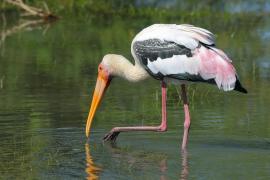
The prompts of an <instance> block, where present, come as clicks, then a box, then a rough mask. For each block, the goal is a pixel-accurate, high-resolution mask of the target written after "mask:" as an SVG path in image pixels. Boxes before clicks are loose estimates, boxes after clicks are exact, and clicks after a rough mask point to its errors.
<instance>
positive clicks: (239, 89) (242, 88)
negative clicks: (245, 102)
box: [234, 78, 248, 94]
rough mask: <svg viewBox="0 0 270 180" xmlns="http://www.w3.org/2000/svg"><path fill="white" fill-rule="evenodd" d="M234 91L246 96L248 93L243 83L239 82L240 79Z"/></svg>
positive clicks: (237, 80)
mask: <svg viewBox="0 0 270 180" xmlns="http://www.w3.org/2000/svg"><path fill="white" fill-rule="evenodd" d="M234 90H235V91H239V92H241V93H245V94H247V93H248V92H247V90H246V89H245V88H244V87H243V86H242V85H241V83H240V81H239V79H238V78H237V79H236V82H235V86H234Z"/></svg>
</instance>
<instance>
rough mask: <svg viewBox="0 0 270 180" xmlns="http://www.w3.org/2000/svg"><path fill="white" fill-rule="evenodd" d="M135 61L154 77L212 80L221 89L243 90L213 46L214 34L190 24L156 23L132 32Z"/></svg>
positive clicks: (234, 72)
mask: <svg viewBox="0 0 270 180" xmlns="http://www.w3.org/2000/svg"><path fill="white" fill-rule="evenodd" d="M131 51H132V55H133V56H134V59H135V61H137V63H140V64H141V65H142V66H143V67H144V68H145V69H146V71H147V72H148V73H149V74H150V75H151V76H153V77H154V78H156V79H159V80H163V79H164V78H172V79H176V80H180V81H192V82H208V83H215V84H217V86H218V87H219V88H220V89H223V90H225V91H229V90H237V91H240V92H244V93H246V92H247V91H246V90H245V89H244V88H243V87H242V86H241V84H240V82H239V80H238V77H237V75H236V71H235V68H234V67H233V65H232V63H231V60H230V59H229V58H228V57H227V55H226V54H225V53H224V52H223V51H221V50H220V49H217V48H216V47H215V41H214V35H213V34H212V33H211V32H210V31H208V30H205V29H202V28H199V27H195V26H192V25H174V24H156V25H152V26H149V27H147V28H145V29H144V30H142V31H141V32H140V33H138V34H137V35H136V37H135V38H134V40H133V42H132V45H131Z"/></svg>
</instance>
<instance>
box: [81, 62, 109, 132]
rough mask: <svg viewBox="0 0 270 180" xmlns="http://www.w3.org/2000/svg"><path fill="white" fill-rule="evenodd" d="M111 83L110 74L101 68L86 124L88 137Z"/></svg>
mask: <svg viewBox="0 0 270 180" xmlns="http://www.w3.org/2000/svg"><path fill="white" fill-rule="evenodd" d="M110 81H111V78H110V76H109V73H108V72H107V71H105V70H103V69H102V68H101V67H99V71H98V77H97V82H96V87H95V91H94V94H93V99H92V103H91V107H90V111H89V114H88V119H87V123H86V129H85V134H86V137H88V136H89V133H90V128H91V123H92V121H93V118H94V115H95V112H96V110H97V108H98V106H99V104H100V102H101V99H102V97H103V95H104V93H105V91H106V89H107V87H108V86H109V84H110Z"/></svg>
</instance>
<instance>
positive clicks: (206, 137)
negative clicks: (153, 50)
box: [0, 4, 270, 179]
mask: <svg viewBox="0 0 270 180" xmlns="http://www.w3.org/2000/svg"><path fill="white" fill-rule="evenodd" d="M230 6H231V5H230ZM246 6H247V4H244V7H246ZM266 7H268V6H266ZM248 9H252V11H249V10H247V12H242V13H241V12H240V13H239V7H238V6H237V7H236V9H234V10H232V14H230V13H229V14H228V13H227V14H226V13H225V15H223V14H222V13H217V15H216V16H206V17H203V16H202V15H200V16H198V15H196V13H195V15H185V16H184V17H181V16H180V17H179V15H176V16H172V17H171V16H170V15H169V16H168V17H166V16H159V15H157V16H156V15H155V11H154V15H148V16H147V17H146V18H143V19H142V18H134V17H129V16H127V17H121V16H113V17H106V16H104V17H98V16H96V15H93V14H91V13H85V12H84V13H82V14H81V15H78V16H67V17H66V18H65V17H64V18H62V19H61V20H59V21H58V22H55V23H54V24H51V25H46V24H45V25H44V24H37V25H35V26H34V27H33V26H31V27H28V28H24V29H21V30H16V31H14V32H13V31H12V33H11V34H10V35H8V36H6V38H5V41H4V42H1V49H0V50H1V56H0V99H1V100H0V123H1V126H0V140H1V141H0V145H1V146H0V154H1V155H0V162H1V165H0V177H1V178H2V179H15V178H16V179H48V178H50V179H85V178H88V179H97V178H100V179H269V178H270V131H269V130H270V121H269V116H270V113H269V106H270V97H269V93H270V83H269V80H270V71H269V67H270V65H269V64H270V63H269V62H270V61H269V58H270V52H269V48H270V43H269V42H270V41H269V39H270V38H269V37H270V36H269V32H270V21H269V19H270V18H269V14H268V13H269V11H268V8H265V12H264V14H259V13H257V12H258V11H259V10H257V6H256V8H248ZM240 10H241V8H240ZM224 11H225V12H227V11H226V8H225V10H224ZM254 11H256V12H255V14H254ZM229 12H230V11H229ZM71 13H72V12H71ZM74 13H75V12H74ZM146 14H147V13H146ZM202 14H203V12H202ZM4 16H6V17H5V18H6V19H7V22H8V23H6V24H5V26H4V25H3V23H2V27H3V29H2V32H7V30H8V29H12V28H14V27H15V26H17V25H18V24H19V23H21V22H20V21H18V17H17V15H16V14H15V15H14V14H12V13H11V14H10V13H7V14H2V17H4ZM155 22H166V23H192V24H196V25H198V26H202V27H205V28H207V29H209V30H211V31H213V32H215V33H216V34H217V45H218V47H220V48H221V49H224V50H225V52H227V53H228V54H229V56H230V57H231V58H232V59H233V60H234V65H235V67H236V69H237V71H238V74H239V76H240V79H241V81H242V83H243V84H244V86H245V87H246V88H247V89H248V91H249V94H247V95H243V94H239V93H237V92H230V93H225V92H221V91H219V90H218V89H217V88H216V87H214V86H210V85H205V84H193V85H190V86H189V88H188V92H189V100H190V111H191V112H190V113H191V118H192V119H191V121H192V127H191V131H190V143H189V147H188V150H187V152H181V151H180V144H181V138H182V129H183V117H184V114H183V109H182V103H181V101H180V100H179V93H178V92H179V89H177V88H176V87H175V86H173V85H171V86H169V90H168V103H167V104H168V131H167V132H166V133H151V132H139V133H122V134H120V136H119V138H118V142H117V143H116V144H114V145H111V144H109V143H106V144H103V143H102V141H101V139H102V137H103V135H104V134H106V133H107V132H108V131H109V130H110V129H111V128H112V127H114V126H126V125H156V124H159V122H160V118H161V97H160V95H161V93H160V83H159V82H158V81H156V80H153V79H149V80H146V81H144V82H140V83H137V84H132V83H129V82H126V81H122V80H121V79H114V80H113V81H112V83H111V86H110V88H109V90H108V91H107V94H106V96H105V98H104V100H103V102H102V105H101V107H100V109H99V110H98V112H97V114H96V118H95V120H94V123H93V129H92V134H91V138H90V140H87V139H86V138H85V135H84V127H85V120H86V117H87V113H88V110H89V103H90V101H91V95H92V91H93V88H94V85H95V81H96V71H97V65H98V63H99V62H100V60H101V59H102V57H103V55H104V54H106V53H117V54H123V55H125V56H126V57H128V58H129V59H131V55H130V42H131V40H132V38H133V37H134V35H135V34H136V33H137V32H138V31H139V30H140V29H142V28H143V27H146V26H147V25H149V24H152V23H155Z"/></svg>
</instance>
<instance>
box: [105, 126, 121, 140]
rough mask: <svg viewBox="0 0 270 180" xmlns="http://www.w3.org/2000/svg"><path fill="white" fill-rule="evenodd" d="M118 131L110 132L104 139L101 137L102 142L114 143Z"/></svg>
mask: <svg viewBox="0 0 270 180" xmlns="http://www.w3.org/2000/svg"><path fill="white" fill-rule="evenodd" d="M119 133H120V132H119V131H115V130H113V129H112V130H111V131H110V132H109V133H107V134H106V135H105V136H104V137H103V142H105V141H110V142H113V143H114V142H115V141H116V139H117V137H118V135H119Z"/></svg>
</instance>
